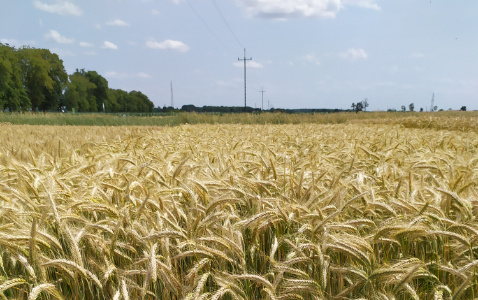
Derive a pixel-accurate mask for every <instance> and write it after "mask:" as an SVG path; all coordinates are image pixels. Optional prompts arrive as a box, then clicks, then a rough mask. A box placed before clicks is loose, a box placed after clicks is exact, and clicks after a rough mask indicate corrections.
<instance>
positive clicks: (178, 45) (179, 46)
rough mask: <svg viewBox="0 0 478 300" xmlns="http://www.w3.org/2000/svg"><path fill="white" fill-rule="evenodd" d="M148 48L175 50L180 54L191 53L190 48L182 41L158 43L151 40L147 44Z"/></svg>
mask: <svg viewBox="0 0 478 300" xmlns="http://www.w3.org/2000/svg"><path fill="white" fill-rule="evenodd" d="M146 47H148V48H151V49H161V50H167V49H169V50H175V51H179V52H187V51H189V46H188V45H186V44H184V43H183V42H180V41H173V40H165V41H162V42H157V41H155V40H154V39H150V40H149V41H147V42H146Z"/></svg>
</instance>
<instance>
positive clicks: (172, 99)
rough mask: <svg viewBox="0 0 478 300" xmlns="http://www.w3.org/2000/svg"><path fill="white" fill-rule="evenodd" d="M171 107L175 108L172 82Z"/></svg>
mask: <svg viewBox="0 0 478 300" xmlns="http://www.w3.org/2000/svg"><path fill="white" fill-rule="evenodd" d="M171 107H173V108H174V97H173V81H171Z"/></svg>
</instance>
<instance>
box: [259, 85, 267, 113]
mask: <svg viewBox="0 0 478 300" xmlns="http://www.w3.org/2000/svg"><path fill="white" fill-rule="evenodd" d="M265 92H266V91H264V86H262V90H260V91H259V93H262V105H261V110H264V93H265Z"/></svg>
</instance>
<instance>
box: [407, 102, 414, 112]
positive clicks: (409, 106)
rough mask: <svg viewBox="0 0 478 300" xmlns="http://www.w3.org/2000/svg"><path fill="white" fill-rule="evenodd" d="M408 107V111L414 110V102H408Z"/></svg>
mask: <svg viewBox="0 0 478 300" xmlns="http://www.w3.org/2000/svg"><path fill="white" fill-rule="evenodd" d="M408 109H409V110H410V111H414V110H415V104H413V103H410V104H409V105H408Z"/></svg>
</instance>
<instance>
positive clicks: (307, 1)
mask: <svg viewBox="0 0 478 300" xmlns="http://www.w3.org/2000/svg"><path fill="white" fill-rule="evenodd" d="M237 3H238V4H239V6H242V7H243V9H244V10H245V12H246V15H247V16H249V17H254V18H265V19H276V20H287V19H297V18H313V17H318V18H335V16H336V15H337V13H338V12H339V11H340V10H341V9H343V8H344V7H345V6H349V5H351V6H359V7H363V8H368V9H374V10H380V7H379V6H378V4H376V3H375V0H281V1H278V0H237Z"/></svg>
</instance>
